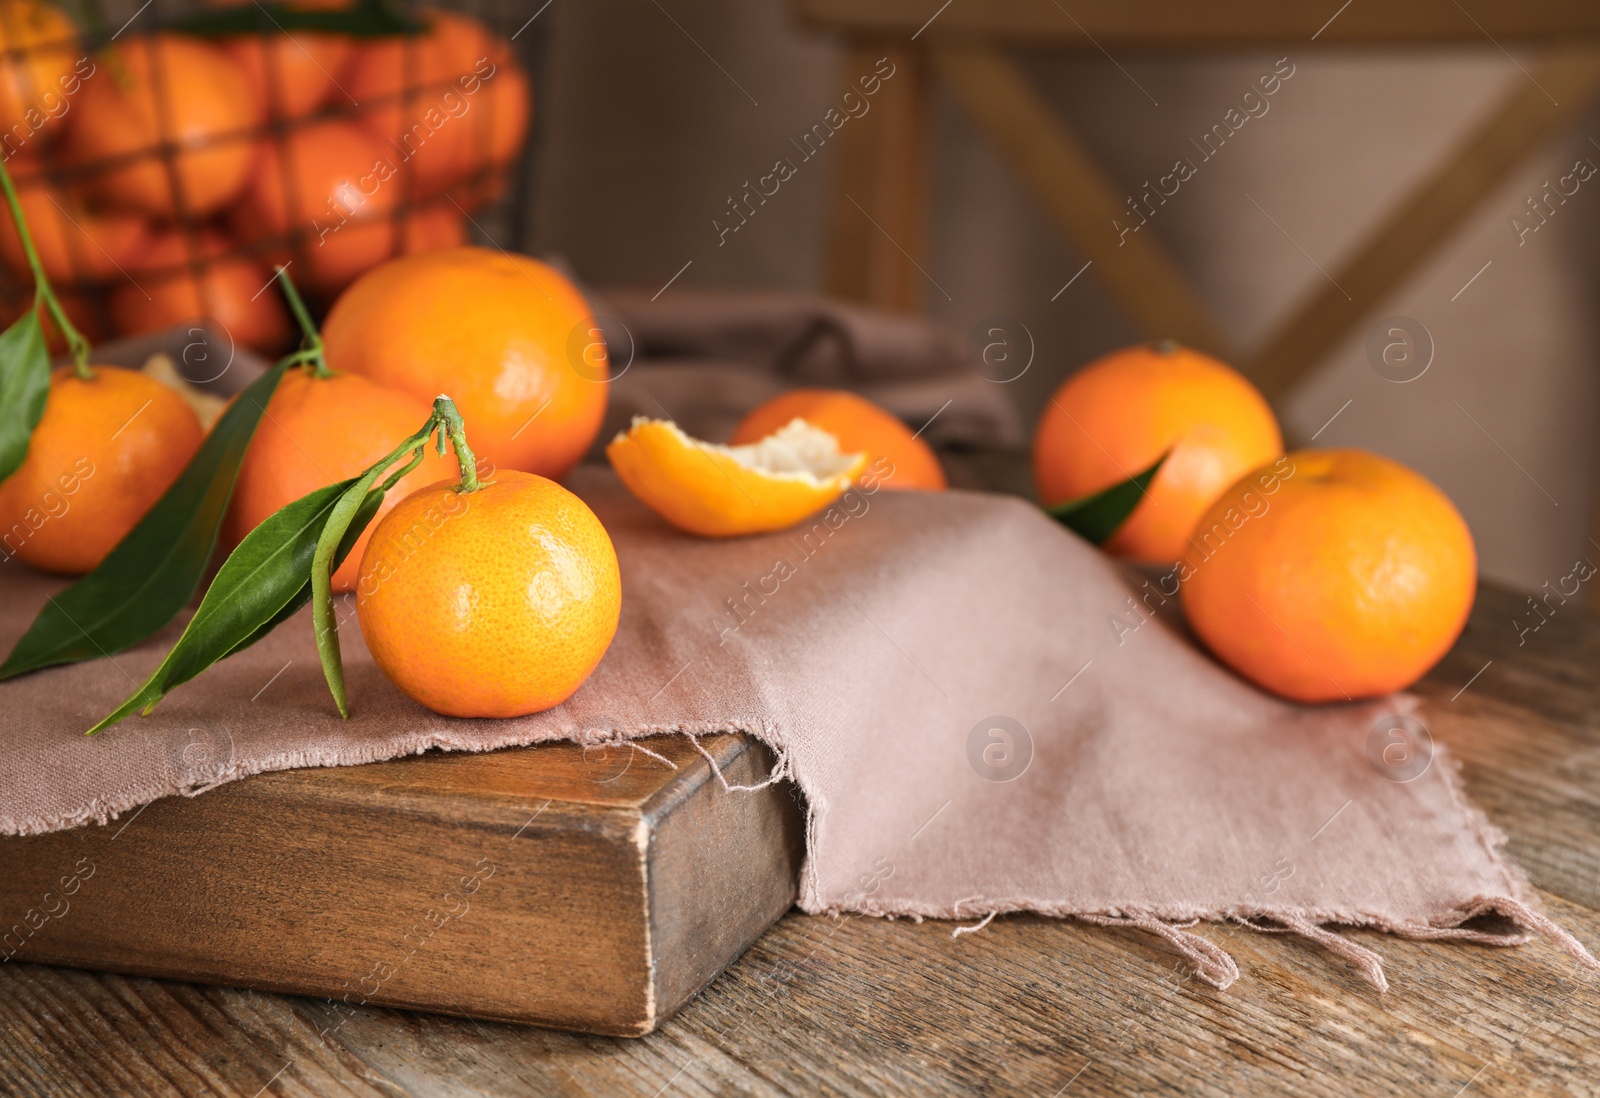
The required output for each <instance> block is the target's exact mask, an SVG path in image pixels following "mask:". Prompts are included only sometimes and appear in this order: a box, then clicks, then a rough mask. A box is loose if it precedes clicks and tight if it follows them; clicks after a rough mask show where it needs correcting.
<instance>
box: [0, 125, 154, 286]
mask: <svg viewBox="0 0 1600 1098" xmlns="http://www.w3.org/2000/svg"><path fill="white" fill-rule="evenodd" d="M6 167H7V169H9V170H10V172H11V173H12V177H13V181H14V183H15V186H16V191H17V205H18V206H20V207H21V208H22V216H23V218H24V219H26V221H27V223H28V234H29V236H31V237H32V238H33V250H34V252H35V253H36V254H37V255H38V256H39V262H40V264H41V265H42V266H43V267H44V273H45V274H46V275H47V276H49V278H50V280H51V281H52V282H63V283H71V282H78V281H87V282H99V281H104V280H106V279H111V278H119V277H121V276H122V274H123V272H124V270H125V269H126V268H127V267H129V266H130V265H131V264H132V263H133V262H134V257H135V256H137V255H138V254H139V252H140V251H141V249H142V248H143V246H144V244H145V242H146V240H147V237H148V231H147V227H146V224H145V220H144V218H142V217H140V216H139V215H138V214H132V213H127V212H123V211H117V210H104V211H99V212H96V211H91V210H87V209H84V208H83V206H82V205H81V204H80V203H78V202H77V201H76V200H75V199H74V198H73V197H72V196H71V195H69V194H68V193H67V192H66V191H65V190H63V189H62V188H60V187H57V186H56V185H55V184H53V183H51V182H50V181H49V180H47V179H45V178H44V177H43V176H42V175H39V174H38V165H37V162H36V161H35V160H34V158H32V157H31V156H24V155H22V154H20V153H19V154H17V155H14V156H13V157H12V158H11V161H10V162H8V163H7V165H6ZM0 260H4V262H5V264H6V266H7V267H9V268H10V269H11V270H12V271H13V272H14V273H16V274H19V275H27V274H29V273H30V271H29V267H28V257H27V254H26V253H25V252H24V251H23V249H22V240H21V238H19V237H18V236H17V227H16V224H15V222H13V221H12V219H11V218H10V217H7V216H4V215H3V214H0Z"/></svg>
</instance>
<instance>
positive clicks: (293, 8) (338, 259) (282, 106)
mask: <svg viewBox="0 0 1600 1098" xmlns="http://www.w3.org/2000/svg"><path fill="white" fill-rule="evenodd" d="M525 7H526V5H519V4H516V3H515V2H514V0H498V2H496V0H479V2H476V3H473V2H453V3H452V2H446V3H437V4H433V5H429V6H426V7H424V6H417V5H410V4H400V3H397V2H392V0H297V2H295V3H292V4H287V5H283V4H276V3H267V4H256V3H249V2H246V3H244V4H239V3H238V2H237V0H210V2H196V0H149V2H148V3H142V6H141V0H85V2H80V3H76V4H71V5H67V6H64V5H63V4H60V3H52V2H50V0H0V155H3V157H4V160H5V163H6V167H7V169H8V170H9V171H10V173H11V175H12V178H13V179H14V181H15V185H16V189H17V193H18V200H19V203H20V205H21V208H22V210H23V212H24V214H25V215H26V217H27V220H28V224H29V228H30V231H31V235H32V236H33V239H34V242H35V245H36V247H35V252H36V255H37V260H38V262H39V263H40V264H41V265H42V267H43V268H44V270H45V272H46V274H47V275H48V276H49V277H50V279H51V282H52V285H54V286H55V287H56V289H57V292H58V296H60V298H61V299H62V302H63V304H64V305H65V307H66V309H67V311H68V315H69V316H70V317H71V318H72V319H73V322H74V323H75V324H78V325H79V326H80V327H82V329H83V330H84V332H85V334H86V335H88V336H89V337H90V338H91V339H92V340H99V339H104V338H107V337H110V336H121V335H132V334H137V333H139V332H144V331H151V330H157V329H163V328H169V327H172V326H173V325H176V324H185V323H194V322H199V321H201V320H205V321H209V322H210V324H211V325H212V326H213V327H220V328H221V329H222V330H223V331H225V332H226V333H227V334H228V336H229V338H230V339H231V340H232V341H234V342H236V343H237V344H241V345H245V346H250V347H253V348H255V349H257V350H259V351H263V352H267V353H272V352H276V351H278V350H280V349H282V348H283V347H284V346H285V345H287V344H288V343H290V342H291V341H292V339H293V335H292V330H291V325H290V322H289V318H288V316H287V314H286V312H285V310H284V308H283V305H282V302H281V298H280V295H278V294H277V293H276V292H275V291H274V290H273V289H272V288H271V286H270V282H271V280H272V277H273V272H274V270H275V269H276V268H277V267H278V266H280V265H283V266H286V267H287V268H288V271H289V273H290V275H291V276H292V277H294V278H295V280H296V282H297V284H299V285H300V286H301V288H302V289H303V290H304V291H306V292H307V293H308V295H309V296H310V297H311V298H312V299H313V301H314V302H320V303H321V304H323V305H326V304H327V303H328V302H330V301H331V300H332V298H333V297H334V296H336V295H337V294H338V293H339V291H340V290H342V289H343V288H344V287H345V286H346V285H348V284H349V283H350V282H351V281H352V280H354V279H355V278H356V277H358V276H359V275H360V274H361V273H362V272H364V271H365V270H367V269H369V268H371V267H373V266H375V265H377V264H378V263H381V262H383V261H384V260H387V259H389V258H392V257H395V256H399V255H405V254H409V253H413V252H418V251H425V250H431V249H435V248H444V247H452V246H457V245H460V244H463V243H468V242H470V241H472V240H474V239H484V238H488V236H489V231H490V230H492V229H495V228H498V229H499V231H501V232H504V231H505V230H506V229H508V228H510V229H511V230H512V231H513V232H515V229H516V228H517V227H518V221H519V213H520V211H519V209H518V207H519V205H520V204H519V203H517V202H515V201H514V196H517V195H519V194H521V193H522V191H523V186H524V183H525V181H526V175H527V145H528V142H527V140H526V137H527V133H528V129H529V121H530V117H531V113H532V102H533V96H532V90H531V85H530V81H529V77H528V68H529V66H528V65H527V64H526V61H527V60H529V59H530V58H529V53H530V52H531V48H532V46H533V43H534V42H535V41H536V37H535V35H529V34H524V33H523V32H524V31H526V30H527V29H528V27H529V25H530V23H531V22H532V21H531V20H529V19H528V12H527V11H526V10H523V9H524V8H525ZM519 38H520V39H522V41H521V42H519V41H518V39H519ZM3 221H4V223H3V224H0V265H3V268H4V270H3V272H0V309H3V310H4V312H5V317H4V319H9V318H11V317H14V316H17V315H20V314H21V312H22V311H23V310H25V309H27V308H29V307H31V305H32V301H33V296H32V278H31V275H30V267H29V257H28V256H27V255H26V254H25V253H24V249H23V248H22V246H21V242H20V240H19V238H18V237H17V235H16V233H15V231H14V230H13V229H12V227H11V225H10V219H9V217H6V218H4V219H3ZM49 327H50V325H48V324H47V328H49Z"/></svg>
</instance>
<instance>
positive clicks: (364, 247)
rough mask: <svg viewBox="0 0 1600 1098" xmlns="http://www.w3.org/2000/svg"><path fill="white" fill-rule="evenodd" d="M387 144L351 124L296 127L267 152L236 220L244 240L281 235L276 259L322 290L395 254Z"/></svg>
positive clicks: (396, 192)
mask: <svg viewBox="0 0 1600 1098" xmlns="http://www.w3.org/2000/svg"><path fill="white" fill-rule="evenodd" d="M395 175H396V169H395V167H394V165H393V164H392V163H390V158H389V154H388V153H387V152H386V151H385V149H384V146H383V142H381V141H379V140H378V139H377V138H376V137H374V136H373V135H372V134H370V133H368V132H367V131H366V130H364V129H362V128H361V127H360V126H357V125H355V124H354V123H352V122H345V121H340V120H338V119H329V120H326V121H321V122H312V123H308V124H306V125H304V126H299V127H296V128H295V129H292V130H290V131H288V133H286V134H284V135H283V136H282V137H281V138H280V139H279V140H277V141H274V142H271V143H269V144H268V145H267V146H266V148H265V149H264V150H263V153H262V156H261V163H260V166H259V168H258V170H257V171H256V174H255V176H254V178H253V179H252V180H251V182H250V188H249V190H248V191H246V192H245V197H244V201H243V203H241V205H240V207H239V210H238V214H237V216H236V218H235V226H236V228H237V230H238V236H239V237H240V239H241V240H243V241H244V242H246V243H256V242H260V241H263V240H268V239H272V238H279V239H278V240H277V241H276V243H277V245H278V246H277V247H275V248H274V249H273V254H272V258H273V259H274V260H275V261H276V262H279V263H286V262H290V261H293V262H295V263H297V264H298V266H296V267H295V268H294V275H295V277H296V278H297V279H298V280H299V281H301V282H302V283H304V284H306V285H308V286H310V287H312V288H313V289H316V290H318V291H320V292H323V293H330V294H331V293H337V292H338V291H339V290H341V289H343V288H344V287H345V286H346V285H347V284H348V283H349V282H350V280H351V279H353V278H355V277H356V276H357V275H359V274H361V272H363V271H365V270H367V269H368V268H370V267H372V266H374V265H376V264H378V263H381V262H383V260H385V259H387V258H389V257H390V256H391V255H393V254H394V244H395V226H394V222H393V220H392V211H393V210H394V208H395V207H396V206H397V205H398V204H399V202H400V195H401V192H400V184H399V182H398V181H396V180H395Z"/></svg>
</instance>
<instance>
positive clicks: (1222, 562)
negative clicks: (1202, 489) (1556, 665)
mask: <svg viewBox="0 0 1600 1098" xmlns="http://www.w3.org/2000/svg"><path fill="white" fill-rule="evenodd" d="M1179 569H1180V571H1179V576H1180V579H1181V581H1182V592H1183V595H1182V598H1183V609H1184V613H1185V615H1186V616H1187V617H1188V620H1189V623H1190V625H1191V626H1192V627H1193V628H1194V631H1195V633H1196V634H1198V635H1199V637H1200V639H1201V640H1202V641H1204V642H1205V645H1206V647H1208V648H1210V649H1211V651H1212V652H1213V653H1215V654H1216V656H1217V657H1218V658H1219V659H1221V660H1222V662H1224V663H1226V664H1227V665H1228V666H1230V667H1232V668H1233V669H1234V670H1235V671H1237V672H1239V674H1241V675H1243V676H1244V677H1245V678H1247V679H1249V680H1250V681H1251V682H1254V683H1256V684H1257V685H1258V686H1261V687H1264V688H1265V689H1267V690H1270V691H1272V692H1274V693H1276V694H1280V695H1282V696H1284V697H1286V698H1291V699H1293V700H1295V701H1302V702H1322V701H1346V700H1351V699H1355V698H1364V697H1375V696H1378V695H1382V694H1388V693H1391V692H1392V691H1395V690H1401V689H1404V688H1405V687H1407V686H1410V685H1411V684H1412V683H1414V682H1416V681H1417V680H1418V679H1419V678H1421V677H1422V676H1423V675H1424V674H1426V673H1427V671H1428V669H1429V668H1431V667H1432V666H1433V665H1434V664H1435V663H1437V662H1438V661H1439V660H1440V658H1442V657H1443V656H1444V654H1445V652H1446V651H1447V650H1448V649H1449V648H1450V645H1451V644H1453V643H1454V642H1455V639H1456V637H1457V636H1459V635H1460V633H1461V630H1462V628H1463V626H1465V624H1466V620H1467V613H1468V612H1469V611H1470V610H1471V609H1472V601H1473V596H1474V594H1475V592H1476V586H1477V556H1476V553H1475V551H1474V549H1473V544H1472V534H1471V532H1470V531H1469V530H1468V529H1467V524H1466V522H1465V521H1464V520H1463V519H1462V517H1461V515H1460V513H1459V512H1458V511H1457V510H1456V509H1455V506H1454V505H1453V504H1451V502H1450V500H1449V499H1448V498H1447V497H1446V496H1445V494H1444V493H1443V492H1441V491H1440V490H1439V489H1438V488H1436V487H1434V485H1433V484H1432V483H1430V482H1429V481H1428V480H1426V479H1425V478H1424V477H1422V476H1420V475H1419V474H1417V473H1414V472H1412V471H1411V470H1410V469H1407V468H1405V467H1404V466H1402V465H1399V464H1397V463H1395V462H1393V461H1390V460H1388V459H1387V458H1383V457H1380V456H1378V455H1377V454H1371V453H1366V452H1364V451H1361V450H1300V451H1297V452H1295V453H1291V454H1289V455H1287V456H1286V457H1283V458H1281V459H1279V461H1278V463H1277V464H1275V465H1265V466H1262V467H1261V468H1259V469H1256V470H1254V471H1253V472H1251V473H1248V474H1246V475H1245V476H1244V477H1243V478H1242V479H1240V480H1239V481H1237V482H1235V483H1234V485H1233V486H1232V487H1230V488H1229V489H1228V490H1227V491H1226V492H1224V493H1223V494H1222V496H1221V498H1220V499H1218V500H1217V501H1216V503H1215V504H1214V505H1213V506H1212V507H1211V509H1210V510H1209V511H1208V512H1207V513H1206V514H1205V515H1204V516H1203V517H1202V518H1201V520H1200V522H1199V524H1198V525H1197V526H1196V527H1195V529H1194V533H1193V534H1192V536H1191V537H1190V539H1189V552H1188V555H1187V556H1186V557H1185V558H1184V560H1183V562H1182V563H1181V564H1180V566H1179Z"/></svg>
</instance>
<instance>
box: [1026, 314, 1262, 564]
mask: <svg viewBox="0 0 1600 1098" xmlns="http://www.w3.org/2000/svg"><path fill="white" fill-rule="evenodd" d="M1282 453H1283V435H1282V434H1281V433H1280V432H1279V430H1278V421H1277V419H1276V417H1274V416H1273V414H1272V408H1271V407H1270V406H1269V405H1268V404H1267V402H1266V399H1265V398H1263V397H1262V395H1261V393H1260V392H1259V391H1257V389H1256V387H1255V386H1254V385H1251V384H1250V382H1248V381H1247V380H1245V378H1244V376H1243V375H1242V374H1240V373H1239V372H1238V371H1236V370H1234V369H1232V368H1231V367H1229V366H1226V365H1224V364H1223V363H1221V362H1218V361H1217V360H1216V359H1214V358H1212V357H1210V356H1209V355H1204V354H1201V353H1200V352H1198V351H1192V350H1189V349H1188V348H1186V347H1180V346H1178V345H1177V344H1176V343H1172V342H1171V341H1163V342H1161V343H1156V344H1149V345H1141V346H1136V347H1129V348H1126V349H1124V350H1121V351H1113V352H1112V353H1111V354H1108V355H1106V356H1104V357H1103V358H1099V359H1096V360H1095V361H1094V362H1091V363H1089V365H1087V366H1085V367H1084V368H1083V369H1081V370H1079V371H1078V372H1077V373H1075V374H1073V375H1072V376H1071V377H1069V378H1068V379H1067V380H1066V381H1065V382H1063V383H1062V384H1061V386H1060V388H1058V389H1057V390H1056V391H1055V393H1054V394H1053V395H1052V396H1051V397H1050V403H1049V404H1047V405H1046V406H1045V410H1044V414H1043V415H1041V416H1040V418H1039V425H1038V427H1037V429H1036V430H1035V431H1034V436H1033V476H1034V483H1035V486H1036V487H1037V489H1038V493H1039V500H1040V502H1041V503H1043V504H1044V505H1045V506H1046V507H1050V506H1054V505H1055V504H1058V503H1065V502H1067V501H1068V500H1074V499H1079V498H1081V497H1083V496H1087V495H1091V494H1093V493H1095V492H1099V491H1102V490H1104V489H1106V488H1110V487H1112V486H1113V485H1116V484H1119V483H1121V482H1123V481H1125V480H1128V479H1130V478H1131V477H1133V476H1134V475H1136V474H1138V473H1141V472H1143V471H1144V470H1146V469H1148V468H1149V467H1150V466H1152V465H1154V464H1155V463H1156V460H1157V459H1158V458H1160V457H1161V455H1163V454H1166V455H1167V458H1166V461H1165V462H1163V463H1162V466H1161V469H1160V471H1159V472H1157V473H1156V476H1155V479H1154V480H1153V481H1151V483H1150V486H1149V487H1148V488H1147V489H1146V490H1145V492H1144V498H1143V499H1141V500H1140V501H1139V504H1138V506H1137V507H1135V508H1134V510H1133V513H1132V514H1131V515H1129V516H1128V518H1127V521H1125V522H1124V523H1123V524H1122V526H1121V527H1120V528H1119V529H1118V530H1117V532H1116V533H1115V534H1113V535H1112V537H1111V539H1110V540H1109V541H1108V542H1106V545H1105V548H1106V549H1107V550H1108V551H1110V552H1112V553H1116V554H1119V555H1122V556H1128V557H1133V558H1134V559H1136V560H1142V561H1147V562H1149V563H1153V564H1171V563H1172V562H1173V561H1175V560H1177V559H1178V558H1179V557H1181V556H1182V555H1183V552H1184V539H1185V538H1187V537H1188V536H1189V531H1190V530H1192V529H1193V528H1194V524H1195V521H1196V520H1197V519H1198V518H1199V517H1200V515H1201V514H1202V513H1203V512H1204V511H1205V510H1206V508H1207V507H1209V506H1211V502H1212V501H1213V500H1215V499H1216V498H1217V496H1218V495H1220V494H1221V493H1222V491H1223V490H1224V489H1225V488H1227V487H1228V485H1230V484H1232V483H1233V482H1234V481H1235V480H1237V479H1238V478H1239V477H1240V476H1242V475H1243V474H1244V473H1246V472H1247V471H1249V470H1250V469H1253V468H1255V467H1256V466H1258V465H1260V464H1262V463H1263V462H1268V461H1271V460H1272V459H1273V458H1275V457H1277V456H1278V455H1280V454H1282Z"/></svg>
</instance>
